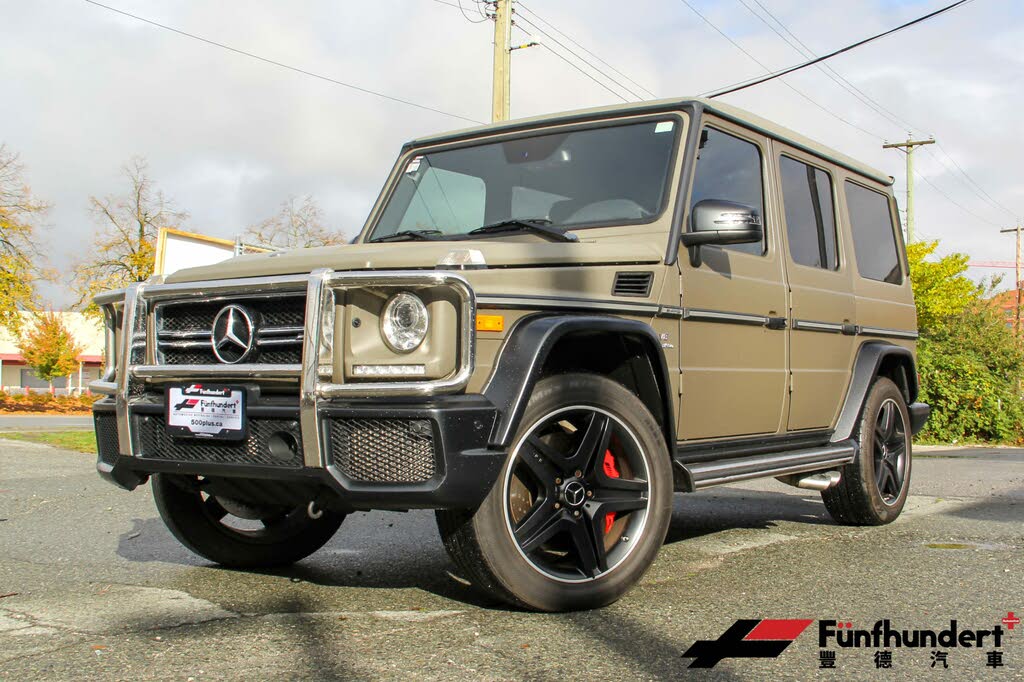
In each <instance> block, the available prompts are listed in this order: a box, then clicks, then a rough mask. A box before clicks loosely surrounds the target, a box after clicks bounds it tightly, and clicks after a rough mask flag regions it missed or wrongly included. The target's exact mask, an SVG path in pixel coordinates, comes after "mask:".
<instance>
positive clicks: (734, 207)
mask: <svg viewBox="0 0 1024 682" xmlns="http://www.w3.org/2000/svg"><path fill="white" fill-rule="evenodd" d="M763 237H764V227H763V226H762V223H761V215H760V214H759V213H758V212H757V209H755V208H751V207H750V206H747V205H745V204H737V203H736V202H734V201H721V200H719V199H705V200H704V201H701V202H699V203H698V204H697V205H696V206H694V207H693V210H692V211H691V214H690V231H689V232H684V233H683V234H682V242H683V246H702V245H704V244H749V243H752V242H759V241H761V239H762V238H763Z"/></svg>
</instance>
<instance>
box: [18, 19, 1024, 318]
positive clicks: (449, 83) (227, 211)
mask: <svg viewBox="0 0 1024 682" xmlns="http://www.w3.org/2000/svg"><path fill="white" fill-rule="evenodd" d="M461 1H462V4H463V8H464V12H463V11H460V9H459V7H458V6H457V4H458V2H457V0H443V1H442V0H390V1H389V2H368V1H365V0H364V1H361V2H360V1H356V0H347V1H345V0H334V1H333V2H330V1H327V0H321V1H316V0H293V1H290V2H280V1H278V2H272V1H270V0H244V1H243V0H220V1H219V2H216V3H211V2H201V1H199V0H174V1H169V0H168V1H166V2H153V1H152V0H104V2H105V4H109V5H111V6H113V7H116V8H118V9H122V10H124V11H126V12H131V13H133V14H137V15H140V16H143V17H145V18H148V19H150V20H152V21H156V22H160V23H163V24H166V25H168V26H172V27H174V28H177V29H180V30H182V31H187V32H190V33H193V34H196V35H199V36H202V37H204V38H208V39H210V40H214V41H217V42H219V43H223V44H225V45H229V46H232V47H235V48H237V49H240V50H244V51H247V52H251V53H255V54H258V55H260V56H262V57H265V58H267V59H271V60H275V61H279V62H283V63H287V64H289V65H292V66H295V67H298V68H301V69H304V70H307V71H311V72H315V73H318V74H322V75H324V76H327V77H330V78H333V79H336V80H339V81H344V82H346V83H350V84H352V85H356V86H359V87H362V88H367V89H371V90H375V91H377V92H381V93H386V94H388V95H392V96H394V97H397V98H401V99H405V100H409V101H412V102H416V103H419V104H422V105H425V106H427V107H431V108H434V109H438V110H441V111H444V112H449V113H450V114H455V115H457V116H462V117H465V118H469V119H475V120H479V121H485V120H487V119H488V118H489V115H490V94H491V92H490V74H491V50H492V44H491V39H492V26H491V24H490V23H489V22H483V21H481V22H478V23H474V22H473V21H471V20H478V19H479V18H480V15H479V14H478V11H477V7H478V6H477V5H476V4H475V2H474V0H461ZM948 1H949V0H920V1H908V0H858V1H856V2H851V1H850V0H819V1H818V2H814V3H810V2H806V0H803V1H801V0H687V2H689V3H690V5H692V7H693V8H695V9H696V10H697V11H699V12H700V13H701V14H703V16H704V17H705V18H706V19H707V22H706V21H704V20H702V19H701V18H700V17H699V16H698V15H697V14H696V13H695V12H694V11H693V9H691V8H690V7H688V6H687V4H686V3H685V2H683V0H631V2H628V3H627V2H622V1H621V0H557V1H556V0H528V1H527V0H524V2H523V3H518V5H519V9H518V11H519V16H520V21H519V25H520V27H521V29H523V30H517V31H516V32H515V35H516V36H517V40H520V41H522V42H525V40H527V34H537V33H538V31H537V30H536V29H537V28H539V29H542V30H544V31H546V32H547V33H549V34H550V36H552V37H553V38H554V39H555V40H557V41H558V42H560V43H562V45H559V44H558V43H556V42H555V41H554V40H552V38H551V37H545V36H541V41H542V43H543V45H542V46H541V47H535V48H531V49H527V50H519V51H517V52H515V53H513V68H512V80H513V84H512V115H513V117H518V116H530V115H535V114H541V113H546V112H553V111H560V110H565V109H573V108H579V107H586V106H594V105H601V104H609V103H613V102H616V101H620V98H619V97H617V96H616V95H614V94H612V93H611V92H609V90H608V89H606V88H605V87H603V86H602V85H600V84H598V83H596V82H595V80H592V79H591V78H588V77H587V76H586V75H584V74H582V73H580V71H579V70H577V69H576V68H574V67H573V66H571V65H570V64H567V63H566V61H563V59H559V57H558V56H556V54H555V53H560V54H562V56H563V58H564V59H565V60H568V61H570V62H574V63H576V64H577V65H578V66H579V68H581V69H583V70H585V71H586V72H587V73H589V74H590V75H591V76H592V77H593V78H594V79H596V80H598V81H601V82H603V83H605V85H606V86H607V87H608V88H610V89H611V90H615V91H617V92H619V93H620V94H621V96H622V97H625V98H627V99H632V98H633V97H632V95H630V94H629V93H628V92H626V91H625V90H624V89H623V88H622V87H620V85H616V84H614V83H611V82H609V81H607V80H606V79H605V77H604V76H603V75H602V74H600V73H598V72H596V71H594V70H593V69H592V68H591V65H592V66H596V67H598V68H599V69H600V70H601V71H603V72H605V74H608V75H610V76H612V77H613V78H614V79H616V80H618V81H620V83H621V85H624V86H626V87H628V88H629V89H631V90H633V91H634V92H636V93H637V94H639V95H643V96H645V97H647V96H648V95H647V94H646V92H645V91H644V89H646V90H648V91H649V92H651V93H654V94H656V95H658V96H659V97H662V96H665V97H667V96H676V95H688V94H696V93H702V92H705V91H708V90H712V89H714V88H716V87H719V86H722V85H726V84H730V83H733V82H735V81H739V80H742V79H744V78H749V77H752V76H755V75H759V74H761V73H763V72H764V68H763V67H762V66H759V65H758V63H756V62H755V61H754V59H756V60H757V61H759V62H761V63H762V64H763V65H764V66H765V67H768V68H770V69H778V68H782V67H784V66H788V65H790V64H793V63H796V62H798V61H801V60H802V57H801V55H800V53H798V52H797V51H796V49H795V48H794V47H792V46H790V45H788V44H787V43H786V42H784V41H783V39H782V38H781V37H780V36H779V35H778V34H777V33H776V32H774V31H773V30H772V29H771V28H770V27H769V25H768V24H767V23H766V22H765V21H762V19H761V18H764V19H766V20H767V21H768V22H771V19H770V18H769V17H768V16H767V14H766V11H768V12H770V13H771V14H772V15H774V16H775V17H777V19H778V20H779V21H780V22H781V23H782V24H783V25H784V26H785V29H788V31H790V32H791V35H790V34H786V33H785V31H784V29H782V28H781V27H780V26H779V25H778V24H772V25H773V26H774V27H775V29H776V30H778V32H779V33H783V34H784V35H786V36H787V37H788V38H789V39H790V40H791V41H793V42H796V41H795V40H794V38H793V37H792V36H795V37H796V38H797V39H799V40H800V41H802V43H803V44H804V45H805V46H806V48H808V49H810V50H812V51H813V52H815V53H817V54H822V53H826V52H829V51H831V50H833V49H835V48H837V47H840V46H842V45H846V44H848V43H851V42H854V41H856V40H859V39H861V38H863V37H866V36H868V35H871V34H874V33H877V32H880V31H882V30H884V29H887V28H890V27H893V26H896V25H898V24H901V23H903V22H905V21H908V20H910V19H912V18H914V17H916V16H919V15H922V14H925V13H927V12H930V11H932V10H934V9H937V8H939V7H941V6H943V5H945V4H948ZM449 3H450V4H449ZM755 11H756V12H757V13H758V14H759V15H760V17H761V18H759V17H758V16H757V15H755V14H754V12H755ZM0 17H2V19H0V84H2V93H3V95H2V99H0V142H4V143H6V144H7V145H8V147H9V148H10V149H12V150H13V151H16V152H18V153H19V154H20V155H21V160H22V162H23V163H24V165H25V166H26V169H27V179H28V181H29V183H30V184H31V186H32V188H33V189H34V191H35V192H36V193H37V194H38V195H39V196H40V197H41V198H43V199H45V200H47V201H49V202H50V203H52V204H53V209H52V211H51V212H50V214H49V216H48V218H47V221H48V222H49V223H50V227H49V229H48V231H46V232H45V233H44V235H43V239H44V240H45V242H46V246H47V248H46V249H45V250H46V251H47V252H48V253H49V254H50V258H51V261H52V265H54V266H56V267H58V268H62V269H66V268H67V267H68V266H69V263H70V262H71V261H72V259H73V258H74V257H75V255H76V254H78V253H81V252H82V251H83V250H84V249H85V248H87V246H88V244H89V243H90V240H91V238H92V235H93V233H94V230H95V225H94V223H93V222H92V220H91V217H90V215H89V212H88V210H87V203H88V198H89V196H90V195H98V196H102V195H106V194H111V193H115V192H118V191H119V190H121V189H122V188H123V186H124V182H123V178H122V176H121V175H120V173H121V170H120V169H121V166H122V165H123V164H124V163H125V161H127V160H128V159H129V158H131V157H132V156H136V155H138V156H142V157H145V158H146V159H148V161H149V164H150V170H151V174H152V176H153V177H154V179H155V180H156V181H157V183H158V185H159V186H160V188H161V189H163V190H164V192H165V193H166V194H167V195H168V196H169V197H171V198H173V200H174V202H175V204H176V205H177V207H178V208H180V209H184V210H186V211H188V212H189V214H190V216H191V217H190V219H189V222H188V223H187V224H186V225H185V228H186V229H191V230H193V231H197V232H204V233H207V234H211V235H217V236H225V237H233V236H234V235H235V234H238V233H239V232H241V231H243V230H244V229H245V227H246V226H247V225H250V224H252V223H254V222H257V221H259V220H261V219H263V218H265V217H267V216H269V215H270V214H272V213H274V212H275V210H276V208H277V206H278V205H279V204H280V202H282V201H283V200H284V199H286V198H287V197H288V196H289V195H303V194H312V195H313V196H314V197H315V198H316V199H317V201H318V202H319V203H320V205H321V206H322V207H323V209H324V212H325V215H326V218H327V221H328V223H329V224H330V225H331V226H332V227H334V228H336V229H338V230H341V231H344V232H347V233H349V234H352V233H354V232H355V231H357V230H358V229H359V227H360V226H361V225H362V222H363V219H364V217H365V215H366V213H367V211H368V209H369V207H370V204H371V203H372V201H373V200H374V199H375V197H376V194H377V191H378V190H379V186H380V184H381V182H382V181H383V180H384V178H385V176H386V174H387V172H388V170H389V169H390V166H391V164H392V161H393V159H394V157H395V155H396V153H397V152H398V149H399V147H400V145H401V143H402V142H403V141H405V140H407V139H410V138H412V137H415V136H419V135H423V134H427V133H432V132H437V131H441V130H446V129H451V128H461V127H464V126H465V125H467V123H466V121H463V120H460V119H458V118H454V117H452V116H447V115H444V114H439V113H433V112H430V111H426V110H423V109H418V108H415V107H412V106H408V105H405V104H400V103H397V102H394V101H389V100H387V99H383V98H380V97H376V96H374V95H371V94H366V93H363V92H359V91H356V90H353V89H349V88H346V87H342V86H339V85H336V84H332V83H329V82H325V81H323V80H318V79H316V78H312V77H310V76H306V75H301V74H298V73H295V72H293V71H288V70H285V69H282V68H279V67H276V66H272V65H269V64H267V63H263V62H260V61H256V60H254V59H251V58H249V57H245V56H242V55H239V54H235V53H232V52H229V51H227V50H224V49H220V48H217V47H213V46H210V45H208V44H204V43H201V42H198V41H196V40H193V39H190V38H186V37H183V36H181V35H177V34H174V33H171V32H169V31H165V30H161V29H159V28H155V27H153V26H151V25H147V24H145V23H142V22H139V21H137V20H134V19H130V18H127V17H124V16H121V15H118V14H115V13H113V12H111V11H109V10H107V9H103V8H101V7H97V6H95V5H93V4H89V3H87V2H85V1H84V0H35V1H33V2H26V1H25V0H0ZM1022 18H1024V3H1021V2H1020V1H1019V0H974V2H971V3H969V4H967V5H965V6H963V7H960V8H958V9H956V10H954V11H953V12H951V13H947V14H945V15H942V16H940V17H937V18H935V19H933V20H931V21H928V22H926V23H924V24H922V25H920V26H916V27H914V28H911V29H909V30H907V31H904V32H902V33H899V34H897V35H895V36H892V37H888V38H885V39H883V40H881V41H878V42H875V43H872V44H870V45H868V46H865V47H863V48H860V49H858V50H856V51H854V52H852V53H849V54H846V55H842V56H840V57H838V58H836V59H834V60H832V61H830V62H829V64H831V66H832V67H833V68H834V69H835V71H836V72H838V74H840V75H841V77H842V78H843V79H845V80H846V81H848V82H849V83H850V84H852V86H854V87H855V88H856V89H857V90H859V91H860V92H859V93H858V94H856V95H855V94H852V93H851V92H850V89H844V88H843V87H840V85H838V84H837V83H836V81H835V80H833V79H831V78H829V76H827V75H825V74H824V73H822V72H821V71H819V70H817V69H814V68H811V69H807V70H805V71H804V72H801V73H799V74H795V75H793V76H790V77H787V79H786V82H785V83H783V82H779V81H775V82H772V83H769V84H766V85H763V86H759V87H757V88H754V89H751V90H748V91H745V92H742V93H737V94H735V95H730V96H728V97H727V98H725V101H728V102H730V103H732V104H735V105H738V106H741V107H744V108H747V109H749V110H751V111H754V112H757V113H758V114H761V115H762V116H765V117H767V118H770V119H773V120H776V121H778V122H780V123H782V124H784V125H787V126H790V127H792V128H796V129H798V130H800V131H801V132H804V133H805V134H807V135H809V136H810V137H812V138H815V139H818V140H820V141H822V142H825V143H826V144H829V145H831V146H833V147H836V148H838V149H840V150H841V151H844V152H846V153H848V154H850V155H852V156H855V157H857V158H859V159H862V160H864V161H866V162H868V163H870V164H872V165H875V166H876V167H879V168H881V169H883V170H885V171H887V172H889V173H890V174H892V175H893V176H895V177H896V188H897V191H898V192H899V193H900V196H901V199H900V201H901V204H902V192H903V190H904V188H905V182H906V181H905V170H904V158H903V155H902V154H901V153H899V152H897V151H892V150H888V151H884V150H882V149H881V145H882V142H883V141H884V140H890V141H892V140H897V139H901V138H902V139H905V137H906V135H907V132H908V128H909V129H910V130H912V131H913V133H914V134H915V135H917V136H928V135H934V136H935V137H936V139H938V141H939V143H940V144H939V145H933V146H931V147H927V148H924V149H923V150H922V151H921V152H918V153H917V155H916V156H915V162H916V166H917V171H918V172H919V174H920V176H921V178H922V179H923V180H925V181H927V182H925V181H922V180H918V182H917V184H916V185H915V189H916V200H915V204H916V216H917V220H916V222H917V232H918V234H919V235H922V236H925V237H930V238H938V239H941V240H942V243H943V250H944V251H953V250H959V251H965V252H967V253H969V254H970V255H971V257H972V258H974V259H977V260H1007V259H1012V257H1013V240H1012V238H1011V237H1010V235H1000V234H999V233H998V227H1000V226H1010V225H1012V224H1013V221H1014V214H1016V215H1021V214H1024V171H1022V168H1024V162H1022V160H1024V135H1022V132H1024V130H1022V128H1024V126H1022V123H1021V120H1022V112H1024V87H1022V86H1024V82H1022V80H1024V78H1022V74H1024V51H1022V49H1021V46H1022V45H1024V22H1022ZM708 22H710V23H712V24H714V26H716V27H717V29H718V31H720V32H721V33H719V32H718V31H716V29H715V28H712V26H710V25H709V23H708ZM530 23H532V24H533V27H531V26H530V25H529V24H530ZM556 29H557V30H558V31H561V32H562V33H561V34H559V33H558V32H556ZM723 33H724V34H725V35H726V36H728V38H729V39H731V40H732V41H734V42H735V43H736V44H738V45H739V46H740V47H737V46H736V45H734V44H732V43H730V41H729V40H728V39H727V38H725V37H723V35H722V34H723ZM570 39H571V40H572V41H575V43H576V44H574V43H573V42H570ZM563 46H564V47H563ZM579 46H583V47H584V48H586V49H587V50H589V51H590V52H591V53H593V54H595V55H597V57H599V58H600V59H601V60H603V62H604V63H602V62H601V61H598V60H597V59H596V58H595V57H593V56H591V55H590V54H588V53H587V52H585V51H583V49H581V48H580V47H579ZM566 47H567V48H569V49H571V50H572V51H574V52H576V53H577V54H578V55H580V56H582V57H584V58H586V59H587V60H588V61H589V62H590V64H591V65H587V64H585V63H582V62H580V61H579V60H578V59H577V58H576V57H574V56H573V55H571V54H569V53H567V52H566V51H565V48H566ZM740 48H742V50H741V49H740ZM744 51H746V52H747V53H749V55H748V54H745V53H744ZM609 65H610V66H609ZM612 68H614V69H615V70H612ZM627 79H628V80H627ZM787 83H788V85H787ZM847 88H850V86H847ZM851 89H852V88H851ZM800 93H802V94H800ZM808 98H809V99H808ZM865 99H869V101H871V102H873V103H874V105H873V106H869V105H868V104H866V103H865V102H864V100H865ZM879 108H880V109H882V111H883V112H884V113H880V112H879V111H877V110H876V109H879ZM840 119H843V120H840ZM844 121H845V122H844ZM956 164H959V167H960V169H962V170H963V171H964V172H965V173H966V175H967V176H969V177H970V180H968V179H967V177H965V175H964V174H963V173H962V172H961V170H960V169H958V168H957V167H956ZM972 181H973V183H976V185H974V184H972ZM929 182H930V183H931V185H929V184H928V183H929ZM979 188H980V189H979ZM944 195H945V196H944ZM1000 205H1001V206H1000ZM985 272H986V271H977V274H979V275H980V274H985ZM988 272H995V271H988ZM1011 278H1012V275H1011ZM45 291H46V294H47V295H48V296H49V297H50V298H51V299H52V300H53V302H55V303H56V304H57V305H63V304H65V303H67V297H66V296H65V295H64V294H62V290H61V289H60V288H57V287H47V288H46V290H45Z"/></svg>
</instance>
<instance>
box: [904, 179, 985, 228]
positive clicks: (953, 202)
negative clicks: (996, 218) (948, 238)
mask: <svg viewBox="0 0 1024 682" xmlns="http://www.w3.org/2000/svg"><path fill="white" fill-rule="evenodd" d="M914 176H915V177H917V178H918V179H920V180H924V182H925V183H926V184H927V185H928V186H929V187H931V188H932V189H933V190H935V191H936V192H938V193H939V194H940V195H942V197H943V198H944V199H945V200H946V201H948V202H949V203H951V204H953V205H954V206H956V207H957V208H959V209H960V210H961V211H963V212H964V213H967V214H970V215H972V216H974V217H975V218H976V219H977V220H980V221H981V222H983V223H985V224H986V225H991V226H992V227H1002V225H999V224H998V223H994V222H992V221H991V220H988V219H986V218H982V217H981V216H980V215H978V214H977V213H975V212H974V211H972V210H971V209H969V208H967V207H966V206H964V205H963V204H961V203H959V202H957V201H955V200H954V199H953V198H952V197H950V196H949V195H948V194H946V193H945V192H943V191H942V190H941V189H939V188H938V186H936V185H935V183H933V182H932V181H931V180H929V179H928V178H926V177H925V176H923V175H921V174H920V173H918V172H916V171H915V172H914Z"/></svg>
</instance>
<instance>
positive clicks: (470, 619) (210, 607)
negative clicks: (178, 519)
mask: <svg viewBox="0 0 1024 682" xmlns="http://www.w3.org/2000/svg"><path fill="white" fill-rule="evenodd" d="M0 443H2V447H0V678H2V679H10V680H28V679H42V678H51V679H55V678H56V679H70V678H87V679H180V680H188V679H195V680H202V679H226V678H233V679H331V678H344V679H370V678H373V679H408V678H425V679H438V678H440V679H503V680H504V679H508V680H513V679H514V680H520V679H537V680H554V679H561V680H577V679H675V678H683V677H688V676H691V675H696V676H698V677H700V678H702V679H765V678H766V677H767V676H768V675H771V676H772V677H775V678H784V679H807V678H814V677H821V678H823V679H851V678H857V679H876V678H877V677H879V676H880V674H884V675H887V676H889V677H893V678H895V677H899V678H902V679H909V678H911V677H919V676H921V675H929V674H934V675H935V676H936V677H938V676H940V675H941V674H945V675H947V676H949V675H955V676H956V678H957V679H965V678H966V679H975V678H976V679H991V678H993V677H996V676H998V677H1000V678H1003V679H1005V678H1016V679H1021V678H1022V677H1024V626H1021V625H1018V626H1017V627H1016V628H1015V629H1014V630H1013V631H1009V630H1008V631H1007V632H1006V634H1005V637H1004V641H1003V646H1002V652H1003V662H1004V667H1003V668H1001V669H999V670H995V669H993V668H990V667H986V665H985V663H986V655H985V650H979V649H963V648H955V649H948V650H947V651H948V659H947V665H948V666H949V669H948V670H942V669H941V668H942V666H941V665H940V666H939V668H940V669H939V670H935V669H932V668H931V661H932V659H931V652H930V651H929V650H924V649H897V650H895V651H893V652H892V669H890V670H877V669H876V667H875V666H876V664H875V662H874V659H873V654H874V653H875V650H874V649H840V650H837V654H836V669H835V670H828V669H821V668H819V664H820V661H819V646H818V642H817V625H816V624H814V625H811V626H810V628H809V629H808V631H807V632H805V633H804V634H803V635H802V636H800V637H798V638H797V640H796V641H795V642H794V643H793V645H792V646H790V647H789V648H787V649H786V650H785V651H784V652H783V653H782V654H781V655H780V656H779V657H778V658H775V659H744V658H726V659H724V660H722V661H721V662H720V663H719V664H718V665H717V666H716V667H715V668H713V669H711V670H695V669H688V668H687V667H686V666H687V665H688V664H689V662H690V659H687V658H682V657H681V654H682V652H683V651H685V650H686V648H687V647H688V646H690V645H691V644H692V643H693V642H694V641H695V640H701V639H703V640H715V639H717V638H718V637H719V636H720V635H721V634H722V633H723V632H725V630H726V629H727V628H728V627H729V626H730V625H732V624H733V623H734V622H735V621H736V620H737V619H741V618H748V619H756V618H779V619H797V618H804V619H815V620H817V619H838V620H841V621H848V622H852V623H853V624H854V626H855V627H861V628H870V627H871V626H872V625H873V624H874V623H875V621H877V620H880V619H885V618H888V619H891V621H892V622H893V625H894V627H900V628H931V629H935V630H938V629H941V628H943V627H948V625H949V621H950V619H956V620H957V621H958V623H960V625H961V627H971V628H989V629H990V628H992V627H993V626H994V625H996V624H998V623H999V621H1000V619H1002V618H1004V617H1006V616H1007V613H1008V612H1010V611H1016V613H1017V614H1021V613H1022V612H1024V579H1022V571H1024V562H1022V558H1024V523H1022V522H1024V450H1013V449H956V450H930V451H928V452H919V453H918V454H919V456H918V457H917V458H916V459H915V463H914V472H913V482H912V488H911V497H910V501H909V503H908V508H907V510H906V511H905V512H904V515H903V516H902V517H901V518H900V519H899V520H898V521H897V522H896V523H894V524H892V525H891V526H887V527H881V528H848V527H841V526H837V525H835V524H833V523H832V521H831V520H830V519H829V518H828V516H827V514H826V513H825V509H824V507H823V506H822V504H821V503H820V501H819V498H818V495H817V493H813V492H810V491H804V490H798V489H796V488H790V487H786V486H784V485H782V484H780V483H777V482H775V481H768V482H757V483H749V484H742V485H733V486H730V487H727V488H720V489H712V490H710V491H706V492H703V493H699V494H694V495H689V496H683V495H679V496H677V498H676V505H675V512H674V516H673V523H672V527H671V530H670V534H669V538H668V541H667V544H666V546H665V547H664V549H663V550H662V552H661V555H660V557H659V559H658V560H657V562H656V563H655V565H654V567H653V568H652V569H651V571H650V572H649V573H648V574H647V575H646V577H645V578H644V580H643V581H642V583H641V584H640V585H639V586H638V587H637V588H636V589H635V590H634V591H632V592H631V593H629V594H628V595H627V596H626V598H624V599H623V600H622V601H621V602H619V603H617V604H615V605H613V606H611V607H609V608H606V609H602V610H600V611H595V612H589V613H573V614H559V615H546V614H532V613H524V612H517V611H512V610H508V609H507V608H505V607H503V606H501V605H498V604H494V603H491V602H489V601H487V600H486V599H484V598H482V597H481V596H480V595H478V594H477V593H476V592H475V591H474V590H473V589H472V588H471V587H469V586H467V585H466V584H465V583H464V581H462V580H461V578H459V577H458V576H457V575H455V574H454V573H453V571H454V568H453V566H452V565H451V563H450V562H449V560H448V557H447V556H446V554H445V552H444V549H443V547H442V546H441V543H440V541H439V539H438V537H437V533H436V531H435V529H434V521H433V515H432V513H430V512H412V513H408V514H400V513H381V512H372V513H360V514H355V515H352V516H350V517H349V518H348V519H347V520H346V521H345V523H344V524H343V526H342V528H341V531H340V532H339V534H338V535H337V536H336V537H335V539H334V540H333V541H332V542H331V543H329V544H328V545H327V546H326V547H325V548H324V549H323V550H321V551H320V552H319V553H318V554H316V555H314V556H313V557H311V558H309V559H307V560H306V561H303V562H302V563H300V564H298V565H296V566H294V567H292V568H290V569H287V570H282V571H275V572H268V573H261V574H255V573H242V572H236V571H230V570H224V569H220V568H217V567H215V566H212V565H209V564H208V563H206V562H204V561H202V560H200V559H198V558H197V557H195V556H193V555H191V554H190V553H189V552H188V551H186V550H185V549H184V548H182V547H181V546H179V545H178V544H177V542H176V541H175V540H174V539H173V538H172V537H171V535H170V533H169V532H168V531H166V530H165V529H164V527H163V525H162V523H161V521H160V519H159V518H158V516H157V513H156V509H155V507H154V505H153V502H152V499H151V497H150V495H149V491H148V489H147V488H143V489H140V490H138V491H136V492H134V493H126V492H124V491H121V490H118V489H116V488H113V487H111V486H109V485H108V484H106V483H103V482H102V481H101V480H100V479H99V478H98V477H97V476H96V475H95V473H94V469H93V459H92V457H91V456H89V455H82V454H78V453H71V452H65V451H60V450H55V449H52V448H50V447H48V446H43V445H36V444H32V443H24V442H13V441H6V440H5V441H0Z"/></svg>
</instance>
